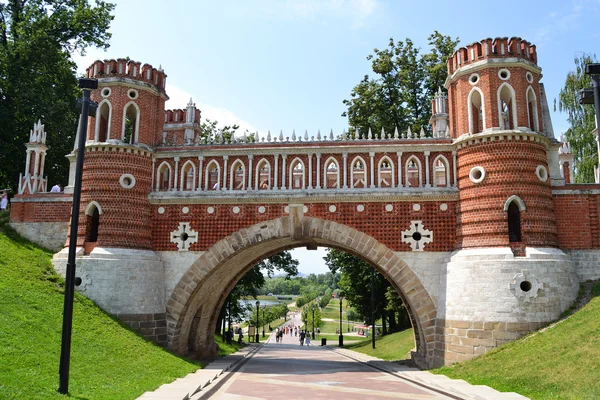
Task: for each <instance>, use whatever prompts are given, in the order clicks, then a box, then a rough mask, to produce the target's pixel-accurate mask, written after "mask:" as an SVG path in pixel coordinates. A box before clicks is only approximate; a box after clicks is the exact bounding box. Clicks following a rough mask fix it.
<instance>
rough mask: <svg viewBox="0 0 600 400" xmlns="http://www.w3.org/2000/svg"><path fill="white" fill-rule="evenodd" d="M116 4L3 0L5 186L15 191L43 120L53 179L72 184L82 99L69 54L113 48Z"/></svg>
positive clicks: (0, 73)
mask: <svg viewBox="0 0 600 400" xmlns="http://www.w3.org/2000/svg"><path fill="white" fill-rule="evenodd" d="M113 9H114V5H113V4H111V3H108V2H105V1H100V0H98V1H95V4H94V5H92V4H91V2H89V1H87V0H8V1H5V2H0V165H2V169H1V170H0V187H12V188H15V186H16V184H17V181H18V177H19V173H20V172H23V170H24V165H25V149H24V146H23V145H24V144H25V143H27V142H28V141H29V131H30V130H31V129H32V127H33V124H34V122H36V121H37V120H38V119H41V121H42V123H43V124H44V125H45V126H46V132H47V134H48V136H47V144H48V147H49V149H50V150H49V151H48V154H47V158H46V170H45V172H46V174H47V176H48V179H49V183H50V184H54V183H62V184H66V183H67V179H68V169H69V165H68V162H67V160H66V159H65V157H64V156H65V155H66V154H68V153H70V151H71V149H72V148H73V144H74V143H73V141H74V138H75V133H76V132H75V131H76V129H77V120H78V115H77V111H76V110H75V108H74V104H75V100H76V98H77V97H79V96H80V91H79V89H78V88H77V80H76V77H75V71H76V65H75V63H74V62H73V59H72V55H73V54H75V53H84V52H85V50H86V49H88V48H89V47H99V48H104V49H105V48H107V47H108V43H109V39H110V33H109V32H108V28H109V26H110V22H111V21H112V19H113V16H112V15H111V12H112V10H113Z"/></svg>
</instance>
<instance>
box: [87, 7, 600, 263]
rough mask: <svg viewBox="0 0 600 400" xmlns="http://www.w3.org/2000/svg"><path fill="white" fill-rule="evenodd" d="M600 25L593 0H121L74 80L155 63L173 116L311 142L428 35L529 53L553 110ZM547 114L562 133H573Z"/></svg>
mask: <svg viewBox="0 0 600 400" xmlns="http://www.w3.org/2000/svg"><path fill="white" fill-rule="evenodd" d="M598 21H600V1H599V0H562V1H558V0H544V1H540V0H535V1H532V0H527V1H523V0H520V1H514V0H504V1H496V2H490V1H461V0H455V1H441V0H438V1H410V2H408V1H400V0H399V1H391V0H390V1H382V0H322V1H316V0H297V1H291V0H262V1H260V0H239V1H219V2H217V1H204V0H203V1H198V0H196V1H183V0H172V1H169V2H165V1H164V0H163V1H159V0H127V1H117V7H116V10H115V19H114V21H113V24H112V27H111V29H110V31H111V33H112V34H113V36H112V39H111V46H110V48H109V49H108V50H107V51H106V52H104V51H99V50H96V49H91V50H89V51H88V52H87V54H86V56H84V57H81V56H76V57H75V60H76V61H77V63H78V66H79V69H80V71H84V70H85V68H86V67H87V66H89V65H90V64H91V63H92V62H93V61H94V60H96V59H105V58H119V57H130V58H131V59H133V60H136V61H140V62H142V63H149V64H152V65H153V66H155V67H158V66H159V65H162V67H163V68H164V70H165V72H166V73H167V75H168V78H167V94H168V95H169V96H171V100H170V101H169V102H168V103H167V107H168V108H184V107H185V104H186V103H187V101H188V100H189V98H190V97H192V98H193V100H194V102H195V103H196V105H197V106H198V108H200V110H201V111H202V117H203V118H209V119H212V120H217V121H219V122H220V123H223V124H231V123H238V124H240V125H241V126H242V128H246V129H249V130H251V131H255V130H258V131H259V132H261V133H263V132H266V131H267V130H270V131H271V132H272V133H275V132H277V133H278V132H279V131H280V130H283V132H284V134H285V133H288V134H291V131H292V129H295V130H296V132H297V133H299V132H304V130H308V132H309V136H310V135H315V134H316V131H317V129H320V130H321V132H329V130H330V129H333V131H334V132H341V130H342V129H344V128H347V121H346V118H344V117H342V116H341V114H342V112H343V111H344V105H343V103H342V101H343V100H344V99H347V98H349V97H350V91H351V90H352V88H353V87H354V85H356V84H357V83H358V82H359V81H360V80H361V79H362V77H363V76H364V75H366V74H371V70H370V62H369V61H367V60H366V57H367V55H369V54H371V53H372V51H373V49H374V48H384V47H385V46H387V43H388V41H389V38H390V37H393V38H394V39H395V40H400V39H404V38H407V37H409V38H411V39H412V40H413V41H414V42H415V43H416V44H417V45H419V46H420V47H422V48H424V49H425V48H426V47H427V37H428V36H429V34H431V33H432V32H433V31H434V30H438V31H440V32H441V33H443V34H445V35H450V36H452V37H458V38H460V41H461V44H462V45H466V44H469V43H472V42H474V41H478V40H480V39H483V38H487V37H492V38H493V37H499V36H500V37H503V36H507V37H512V36H519V37H521V38H523V39H526V40H529V41H530V42H532V43H534V44H536V45H537V51H538V64H539V65H540V66H541V68H542V70H543V71H542V73H543V78H542V82H543V83H544V84H545V87H546V92H547V96H548V102H549V104H550V107H551V108H552V103H553V100H554V98H556V97H557V96H558V93H559V91H560V88H561V86H562V84H563V83H564V80H565V76H566V74H567V73H568V71H569V70H570V69H572V68H573V59H574V57H577V56H579V55H581V54H582V53H591V54H595V53H596V52H597V50H596V49H597V47H598V46H597V43H598V41H599V38H600V29H597V26H598V25H597V22H598ZM592 26H595V27H596V28H593V27H592ZM552 117H553V123H554V130H555V133H556V135H557V136H558V135H559V134H560V132H561V131H564V130H566V129H567V128H568V125H567V122H566V119H565V116H564V114H562V115H561V114H558V113H554V114H553V116H552ZM323 253H324V252H323V251H317V252H303V254H300V253H298V257H299V258H300V261H301V271H302V272H304V273H310V272H323V271H325V270H326V267H325V266H324V263H322V262H321V261H320V260H321V257H322V256H323ZM305 260H306V261H305Z"/></svg>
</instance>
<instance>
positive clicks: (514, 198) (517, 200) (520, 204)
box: [504, 194, 527, 212]
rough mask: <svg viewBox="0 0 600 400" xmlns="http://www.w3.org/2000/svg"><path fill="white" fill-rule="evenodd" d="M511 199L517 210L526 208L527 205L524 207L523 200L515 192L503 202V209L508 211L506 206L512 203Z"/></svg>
mask: <svg viewBox="0 0 600 400" xmlns="http://www.w3.org/2000/svg"><path fill="white" fill-rule="evenodd" d="M513 201H514V202H515V203H516V204H517V206H518V207H519V211H521V212H522V211H525V210H527V207H525V202H524V201H523V200H522V199H521V198H520V197H519V196H517V195H516V194H513V195H512V196H510V197H509V198H508V199H507V200H506V201H505V202H504V211H508V207H509V206H510V203H512V202H513Z"/></svg>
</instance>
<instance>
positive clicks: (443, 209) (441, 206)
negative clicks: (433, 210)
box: [440, 203, 448, 211]
mask: <svg viewBox="0 0 600 400" xmlns="http://www.w3.org/2000/svg"><path fill="white" fill-rule="evenodd" d="M447 209H448V204H446V203H442V204H440V210H442V211H446V210H447Z"/></svg>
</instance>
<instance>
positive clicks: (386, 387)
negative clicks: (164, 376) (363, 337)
mask: <svg viewBox="0 0 600 400" xmlns="http://www.w3.org/2000/svg"><path fill="white" fill-rule="evenodd" d="M294 322H295V323H297V324H298V323H299V321H294ZM315 342H316V341H314V342H313V343H312V344H311V346H300V343H299V340H298V337H296V336H290V335H289V334H288V335H285V336H284V340H283V342H282V343H276V341H275V337H274V335H271V337H270V338H269V341H268V342H267V344H265V345H255V344H252V345H249V346H246V347H245V348H244V349H242V350H241V351H240V352H238V353H236V354H234V355H230V356H227V357H224V358H223V359H220V360H217V361H215V362H214V363H211V364H209V365H208V366H207V367H206V368H204V369H201V370H198V371H196V372H195V373H193V374H189V375H188V376H186V377H185V378H181V379H177V380H176V381H175V382H173V383H171V384H165V385H163V386H161V387H160V388H159V389H157V390H156V391H154V392H148V393H145V394H144V395H143V396H141V397H140V398H139V399H140V400H157V399H161V400H200V399H209V398H210V399H223V400H268V399H303V398H306V399H311V400H319V399H326V400H333V399H340V398H343V399H344V400H353V399H356V400H358V399H360V400H363V399H392V398H393V399H414V400H419V399H423V400H426V399H473V400H475V399H476V400H482V399H490V400H491V399H499V400H500V399H503V400H508V399H526V398H525V397H523V396H520V395H518V394H516V393H500V392H497V391H495V390H493V389H491V388H489V387H487V386H474V385H470V384H469V383H467V382H465V381H462V380H452V379H449V378H447V377H446V376H443V375H434V374H431V373H430V372H426V371H419V370H418V369H415V368H409V367H406V366H404V365H400V364H398V363H392V362H386V361H383V360H379V359H376V358H373V357H370V356H367V355H364V354H360V353H356V352H353V351H350V350H346V349H339V348H337V347H333V346H326V347H321V346H318V345H317V343H315ZM319 344H320V343H319Z"/></svg>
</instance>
